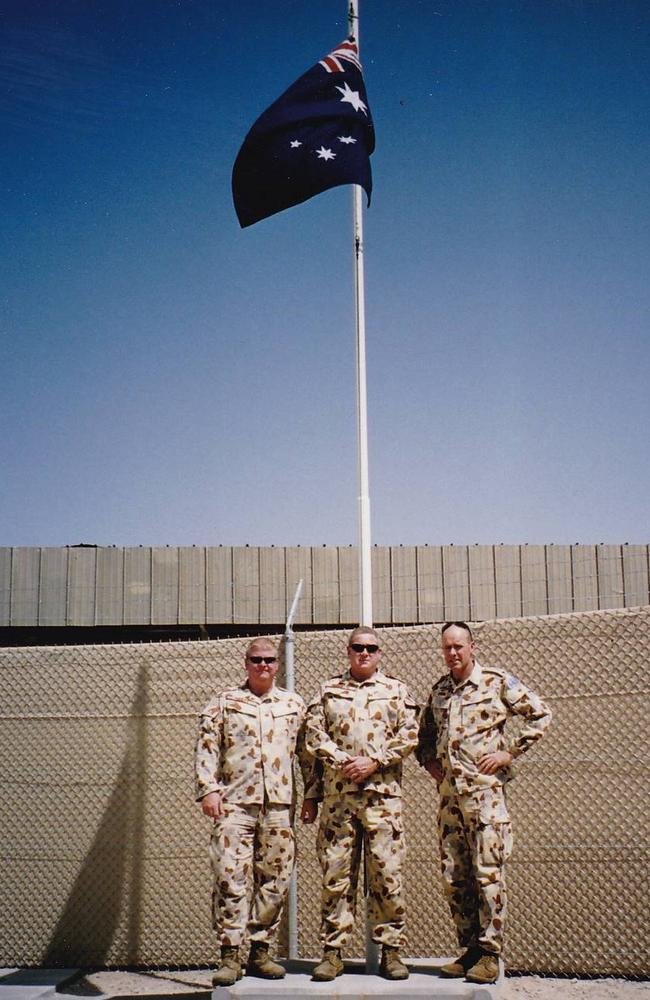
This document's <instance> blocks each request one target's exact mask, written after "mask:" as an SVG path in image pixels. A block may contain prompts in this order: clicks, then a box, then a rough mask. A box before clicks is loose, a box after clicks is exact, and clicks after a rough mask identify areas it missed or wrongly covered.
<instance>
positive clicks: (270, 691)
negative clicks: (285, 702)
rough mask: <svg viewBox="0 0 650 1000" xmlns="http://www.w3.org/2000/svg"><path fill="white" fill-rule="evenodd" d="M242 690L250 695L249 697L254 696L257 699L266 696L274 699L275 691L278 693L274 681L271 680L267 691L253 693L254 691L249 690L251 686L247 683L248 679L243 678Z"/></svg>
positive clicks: (262, 699) (260, 699) (263, 699)
mask: <svg viewBox="0 0 650 1000" xmlns="http://www.w3.org/2000/svg"><path fill="white" fill-rule="evenodd" d="M242 690H243V691H245V692H246V694H248V695H250V696H251V698H256V699H257V700H258V701H265V699H266V698H272V699H275V698H276V697H277V693H278V689H277V687H276V685H275V681H274V682H273V684H272V685H271V687H270V688H269V689H268V691H266V692H265V693H264V694H255V692H254V691H252V690H251V688H250V686H249V683H248V680H245V681H244V683H243V684H242Z"/></svg>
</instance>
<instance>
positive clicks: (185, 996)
mask: <svg viewBox="0 0 650 1000" xmlns="http://www.w3.org/2000/svg"><path fill="white" fill-rule="evenodd" d="M441 961H442V960H441ZM301 964H302V963H301ZM305 964H306V965H307V964H308V963H305ZM409 965H410V967H411V969H412V975H411V977H410V979H408V980H406V981H405V982H401V983H387V982H385V980H382V979H379V978H378V977H376V976H365V975H362V974H360V973H359V972H358V971H357V970H356V969H355V968H354V965H353V964H352V963H350V966H349V968H350V972H346V973H345V974H344V975H343V976H341V977H340V978H339V979H337V980H336V981H335V983H333V984H328V983H312V982H311V980H310V979H309V975H308V970H306V969H300V968H298V969H297V970H296V971H295V972H293V971H292V972H291V973H290V974H289V975H288V976H287V978H286V979H284V980H279V981H277V982H275V983H269V982H265V981H263V980H254V979H250V978H245V979H243V980H242V981H241V982H240V983H238V984H237V986H236V987H233V989H232V991H230V990H224V989H223V988H222V989H220V990H215V991H214V996H213V997H212V992H213V991H212V987H211V975H212V973H211V970H209V969H200V970H186V971H162V970H161V971H149V972H130V971H110V970H100V971H97V972H89V971H85V972H83V971H81V970H75V969H54V970H51V969H50V970H48V969H18V970H17V969H0V1000H66V998H67V1000H79V998H81V997H86V998H96V1000H103V998H111V997H119V998H121V1000H140V998H145V1000H231V998H232V1000H237V998H239V1000H254V998H255V1000H258V998H263V1000H274V998H275V1000H284V998H285V997H286V998H296V1000H298V998H300V997H309V998H312V997H313V998H316V1000H324V998H326V997H328V996H332V997H340V998H341V1000H351V998H355V1000H357V998H359V1000H361V998H363V1000H365V998H371V997H380V998H381V1000H388V998H392V997H395V998H396V1000H412V998H417V1000H424V998H425V997H426V998H427V1000H429V998H430V1000H442V998H444V997H445V996H446V995H445V993H444V992H441V991H440V990H441V988H443V989H448V990H449V989H450V988H451V987H455V988H456V992H451V993H449V992H448V993H447V996H450V997H451V998H453V1000H461V998H463V1000H464V998H469V997H472V996H473V997H474V1000H483V998H482V997H480V995H479V994H477V993H474V994H472V993H467V992H464V993H463V992H462V990H463V988H465V989H466V988H467V987H469V986H470V984H468V983H463V982H460V983H459V982H451V983H450V982H449V981H444V980H441V979H439V978H438V977H437V976H436V975H435V966H432V965H431V964H430V963H426V962H422V961H421V960H414V961H411V962H409ZM497 987H498V988H495V987H492V988H491V989H490V991H489V992H488V993H487V996H488V997H494V998H495V1000H496V998H498V1000H650V982H647V981H643V982H633V981H627V980H624V979H568V978H567V979H557V978H552V977H546V976H517V975H509V976H506V977H505V979H503V980H502V981H501V982H500V983H499V984H497ZM328 988H330V992H329V993H328V992H327V990H328ZM332 988H335V989H338V990H339V992H338V993H335V992H333V991H332ZM476 989H477V990H478V989H483V990H486V989H488V988H486V987H476ZM254 991H257V992H254ZM485 996H486V994H485V993H484V997H485Z"/></svg>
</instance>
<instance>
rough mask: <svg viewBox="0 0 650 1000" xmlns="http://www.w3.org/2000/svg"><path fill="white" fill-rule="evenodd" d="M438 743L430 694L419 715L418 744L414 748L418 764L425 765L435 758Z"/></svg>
mask: <svg viewBox="0 0 650 1000" xmlns="http://www.w3.org/2000/svg"><path fill="white" fill-rule="evenodd" d="M437 745H438V729H437V726H436V721H435V719H434V717H433V709H432V707H431V695H429V700H428V701H427V703H426V705H425V707H424V711H423V712H422V714H421V716H420V728H419V732H418V745H417V747H416V748H415V757H416V760H417V762H418V764H421V765H422V767H426V766H427V764H430V763H431V761H433V760H436V746H437Z"/></svg>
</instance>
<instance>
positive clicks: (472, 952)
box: [438, 945, 483, 979]
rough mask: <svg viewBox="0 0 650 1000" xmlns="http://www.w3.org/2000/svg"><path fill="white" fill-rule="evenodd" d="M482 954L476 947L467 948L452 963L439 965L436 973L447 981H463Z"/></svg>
mask: <svg viewBox="0 0 650 1000" xmlns="http://www.w3.org/2000/svg"><path fill="white" fill-rule="evenodd" d="M482 954H483V952H482V951H481V949H480V948H479V947H477V945H474V946H473V947H471V948H468V949H467V951H464V952H463V954H462V955H459V956H458V958H456V959H455V960H454V961H453V962H447V964H446V965H441V966H440V968H439V969H438V972H439V973H440V975H441V976H446V977H447V979H464V978H465V976H466V975H467V973H468V971H469V969H471V968H472V966H473V965H475V964H476V963H477V962H478V960H479V958H480V957H481V955H482Z"/></svg>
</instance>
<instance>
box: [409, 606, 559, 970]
mask: <svg viewBox="0 0 650 1000" xmlns="http://www.w3.org/2000/svg"><path fill="white" fill-rule="evenodd" d="M442 651H443V656H444V659H445V663H446V665H447V667H448V668H449V673H447V674H445V675H444V676H443V677H441V679H440V680H439V681H438V682H437V683H436V684H434V686H433V690H432V692H431V695H430V697H429V700H428V702H427V705H426V708H425V710H424V712H423V714H422V718H421V720H420V736H419V741H418V748H417V750H416V756H417V758H418V760H419V762H420V764H422V766H423V767H425V768H426V769H427V771H428V772H429V774H430V775H431V776H432V778H434V780H435V781H436V783H437V785H438V790H439V793H440V810H439V826H438V832H439V837H440V856H441V865H442V880H443V888H444V890H445V895H446V896H447V899H448V902H449V906H450V909H451V915H452V917H453V920H454V923H455V925H456V931H457V934H458V940H459V943H460V946H461V948H464V949H465V950H464V952H463V954H462V955H460V957H459V958H458V959H457V960H456V961H454V962H449V963H448V964H447V965H443V966H442V967H441V969H440V971H441V973H442V975H444V976H449V977H459V978H460V977H463V976H465V977H466V978H467V979H468V980H470V981H471V982H477V983H492V982H495V981H496V979H497V978H498V974H499V956H500V955H501V953H502V950H503V934H504V924H505V917H506V885H505V872H504V865H505V862H506V861H507V859H508V857H509V855H510V851H511V848H512V828H511V825H510V816H509V814H508V808H507V805H506V799H505V792H504V784H505V782H506V781H507V780H508V779H509V777H510V764H511V763H512V761H513V759H514V758H515V757H519V756H520V755H521V754H523V753H524V752H525V751H526V750H528V749H529V747H531V746H532V744H533V743H535V742H536V741H537V740H539V739H540V738H541V737H542V735H543V734H544V732H545V730H546V729H547V727H548V725H549V723H550V721H551V713H550V710H549V709H548V708H547V706H546V705H545V704H544V702H543V701H542V700H541V698H539V697H538V696H537V695H536V694H535V693H534V692H533V691H531V690H530V688H528V687H526V685H525V684H523V683H522V682H521V681H520V680H518V679H517V678H516V677H513V676H512V675H511V674H508V673H506V671H504V670H501V669H500V668H498V667H483V666H481V664H480V663H479V662H478V661H477V660H476V659H475V657H474V642H473V640H472V633H471V631H470V629H469V627H468V626H467V625H466V624H465V622H447V623H446V624H445V625H444V626H443V629H442ZM511 715H517V716H520V717H521V719H522V720H523V725H522V726H521V729H520V730H519V732H518V733H517V735H516V736H515V737H514V738H513V739H512V740H511V741H510V742H507V741H506V738H505V735H504V726H505V723H506V720H507V719H508V717H509V716H511Z"/></svg>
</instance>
